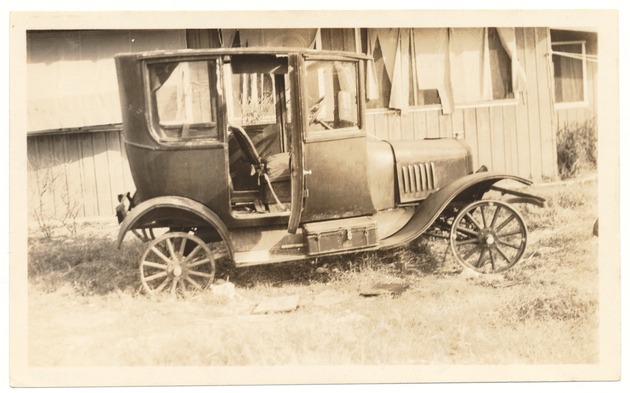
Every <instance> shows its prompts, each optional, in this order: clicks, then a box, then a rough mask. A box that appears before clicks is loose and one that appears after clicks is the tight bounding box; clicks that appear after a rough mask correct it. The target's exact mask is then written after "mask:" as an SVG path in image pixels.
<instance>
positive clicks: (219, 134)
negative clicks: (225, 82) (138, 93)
mask: <svg viewBox="0 0 630 393" xmlns="http://www.w3.org/2000/svg"><path fill="white" fill-rule="evenodd" d="M192 62H205V63H206V64H208V63H209V62H213V63H214V73H212V72H208V87H209V95H210V110H211V111H212V115H213V117H214V126H215V128H216V136H198V137H188V138H182V137H181V136H179V137H168V136H165V135H164V132H163V131H162V130H163V129H164V128H165V127H163V126H162V125H160V117H159V114H158V104H157V97H156V96H155V93H154V92H152V86H151V66H153V65H155V64H160V63H180V64H181V63H192ZM143 63H144V66H143V71H144V85H145V92H146V93H145V106H146V108H147V111H146V116H147V118H148V119H147V120H148V121H147V125H148V129H149V134H150V135H151V138H153V140H155V141H156V142H158V143H159V144H160V145H163V146H208V145H222V144H223V139H224V135H223V134H224V132H223V131H222V130H223V126H222V124H223V120H222V114H221V110H220V108H221V106H222V102H221V100H222V94H221V92H220V91H217V89H219V88H221V89H222V83H221V82H219V80H220V78H221V72H222V71H221V66H222V62H221V61H220V58H219V57H218V56H203V57H178V58H159V59H150V60H146V61H144V62H143ZM219 83H221V84H220V85H219ZM213 86H215V87H216V88H213ZM219 86H221V87H219Z"/></svg>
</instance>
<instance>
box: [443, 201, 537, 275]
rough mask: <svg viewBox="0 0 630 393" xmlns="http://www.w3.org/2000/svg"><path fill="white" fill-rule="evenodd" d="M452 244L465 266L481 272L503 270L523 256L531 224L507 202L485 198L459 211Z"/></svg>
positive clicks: (453, 228) (453, 249)
mask: <svg viewBox="0 0 630 393" xmlns="http://www.w3.org/2000/svg"><path fill="white" fill-rule="evenodd" d="M450 245H451V250H452V251H453V254H454V255H455V258H456V259H457V261H458V262H459V263H460V264H462V265H463V266H464V267H469V268H472V269H474V270H476V271H478V272H480V273H500V272H503V271H505V270H507V269H509V268H511V267H512V266H514V264H516V263H517V262H518V261H519V260H520V259H521V258H522V256H523V253H524V252H525V246H526V245H527V227H526V226H525V222H524V221H523V218H522V217H521V215H520V214H519V213H518V212H517V211H516V210H514V209H513V208H512V207H511V206H510V205H508V204H507V203H505V202H500V201H490V200H481V201H477V202H473V203H471V204H470V205H468V206H466V207H464V208H462V210H460V211H459V213H458V214H457V217H455V220H454V221H453V225H452V227H451V238H450Z"/></svg>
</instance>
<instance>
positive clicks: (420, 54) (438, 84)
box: [413, 28, 454, 114]
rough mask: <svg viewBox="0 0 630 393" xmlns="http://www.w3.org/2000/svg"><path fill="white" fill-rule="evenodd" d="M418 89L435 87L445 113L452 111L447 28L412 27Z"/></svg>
mask: <svg viewBox="0 0 630 393" xmlns="http://www.w3.org/2000/svg"><path fill="white" fill-rule="evenodd" d="M413 42H414V54H415V59H416V70H415V72H416V80H417V81H418V82H417V83H418V86H417V87H418V89H420V90H433V89H436V90H437V91H438V94H439V95H440V101H441V102H442V111H443V113H445V114H448V113H452V111H453V107H454V104H453V93H452V88H451V75H450V72H449V71H450V66H449V49H448V48H449V44H448V29H446V28H443V29H413Z"/></svg>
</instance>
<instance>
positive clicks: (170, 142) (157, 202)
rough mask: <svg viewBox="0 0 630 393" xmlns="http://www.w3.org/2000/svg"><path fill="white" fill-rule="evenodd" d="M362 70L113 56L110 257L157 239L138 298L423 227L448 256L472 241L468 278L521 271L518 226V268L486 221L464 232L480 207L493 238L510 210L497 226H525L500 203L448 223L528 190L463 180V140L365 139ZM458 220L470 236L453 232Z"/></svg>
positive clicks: (288, 56) (161, 55)
mask: <svg viewBox="0 0 630 393" xmlns="http://www.w3.org/2000/svg"><path fill="white" fill-rule="evenodd" d="M366 61H370V59H369V58H368V57H366V56H364V55H361V54H354V53H348V52H330V51H314V50H306V49H286V48H281V49H273V48H236V49H220V50H180V51H158V52H143V53H133V54H123V55H118V56H117V57H116V65H117V71H118V79H119V89H120V97H121V109H122V114H123V136H124V143H125V147H126V151H127V156H128V159H129V165H130V169H131V173H132V176H133V179H134V183H135V185H136V188H137V190H136V193H135V195H134V197H133V198H132V199H131V207H132V209H131V210H130V212H129V214H128V215H127V217H126V218H125V220H124V221H123V223H122V224H121V228H120V233H119V238H118V241H119V246H120V244H121V243H122V241H123V238H124V237H125V234H126V233H127V232H128V231H130V230H133V231H134V232H136V233H137V231H144V233H145V234H146V233H152V230H153V229H155V228H163V229H166V230H167V231H168V232H167V234H165V235H163V236H166V237H163V238H157V239H153V237H154V236H147V238H146V239H145V240H147V241H149V242H150V244H149V246H148V247H147V252H145V255H143V260H142V261H141V271H143V275H142V277H143V284H145V285H144V286H145V289H147V290H148V291H149V292H152V291H155V290H156V289H159V290H160V291H161V290H165V289H168V288H171V290H173V291H177V290H179V289H178V288H179V287H182V288H186V286H187V285H188V286H191V287H194V288H197V286H199V287H204V286H206V285H209V284H211V283H212V279H213V277H214V273H215V265H216V262H217V260H218V259H219V258H220V256H222V257H224V258H226V259H227V260H229V261H230V264H232V265H233V266H236V267H239V266H247V265H252V264H263V263H277V262H284V261H295V260H302V259H309V258H314V257H318V256H322V255H330V254H339V253H346V252H357V251H362V250H376V249H383V248H390V247H396V246H400V245H402V244H405V243H408V242H409V241H412V240H414V239H415V238H417V237H419V236H420V235H422V234H423V233H425V232H427V231H428V230H429V229H431V228H437V229H439V230H442V231H445V232H447V237H448V238H453V240H451V243H454V242H455V243H456V242H458V241H459V242H460V243H462V242H464V243H466V242H467V243H466V244H474V246H475V247H476V248H475V251H470V252H471V255H472V257H474V258H475V259H477V254H478V253H479V252H480V251H479V250H485V251H483V252H482V255H481V256H479V257H478V261H477V262H476V263H471V262H466V261H463V263H464V264H465V265H470V266H471V267H472V268H475V269H478V270H480V271H487V270H488V268H487V267H486V265H491V267H492V268H491V269H490V271H500V270H501V269H502V268H497V266H495V262H497V261H496V260H495V258H494V257H497V258H499V259H502V260H504V262H506V263H504V265H510V266H511V265H513V264H514V263H515V262H516V261H517V260H518V259H520V257H521V256H522V253H523V251H524V248H525V243H526V239H527V231H526V228H525V226H524V223H523V224H522V225H521V226H519V228H517V229H516V230H514V231H512V232H519V239H517V241H516V243H513V244H510V249H511V248H514V249H515V251H514V253H515V255H514V256H511V255H503V256H502V255H501V253H504V250H500V251H497V250H496V249H497V248H498V246H493V245H492V244H494V243H495V240H497V241H498V240H500V237H501V236H500V235H499V234H498V231H493V230H492V228H491V227H490V226H486V225H485V221H486V217H482V218H481V219H479V220H474V219H472V221H471V218H472V216H473V215H474V214H473V213H474V212H475V211H478V210H481V212H482V215H483V214H484V207H485V209H486V210H488V209H490V210H493V211H494V213H491V214H492V222H493V224H495V227H496V226H498V225H499V224H498V220H500V219H501V218H502V215H503V214H505V213H506V212H508V213H509V217H508V218H509V222H508V224H510V225H512V224H513V223H514V222H517V223H518V222H519V221H520V222H521V223H522V219H521V217H520V215H518V213H516V212H515V211H514V210H513V209H512V208H511V207H510V206H508V205H505V206H504V205H503V204H502V203H503V202H497V203H498V204H497V203H494V202H491V203H490V205H488V204H487V203H486V202H482V205H483V206H481V208H479V207H477V208H475V209H473V210H471V211H468V214H467V215H466V214H463V215H462V217H458V213H460V212H461V211H463V210H465V209H464V207H466V206H469V205H471V204H472V203H475V202H478V201H480V200H482V197H483V196H484V194H485V193H486V192H487V191H489V190H490V189H492V188H493V187H495V183H496V182H498V181H500V180H504V179H511V180H515V181H518V182H521V183H524V184H530V181H529V180H527V179H524V178H521V177H518V176H514V175H510V174H503V173H493V172H488V171H483V170H482V171H475V169H474V168H473V167H472V155H471V151H470V149H469V148H468V147H467V146H466V144H465V143H464V142H463V141H462V140H460V139H454V138H442V139H424V140H407V141H386V140H380V139H378V138H375V137H374V136H372V135H369V134H368V133H367V131H366V125H365V111H366V104H365V97H364V90H365V87H364V72H365V71H364V70H365V62H366ZM501 191H502V192H503V193H509V194H514V193H516V194H517V196H518V197H519V198H520V200H521V201H525V202H533V203H536V204H541V203H542V202H543V200H542V199H540V198H536V197H534V196H531V195H527V194H524V193H521V192H513V191H510V190H507V189H501ZM497 206H499V207H497ZM477 214H478V213H477ZM468 217H471V218H468ZM510 217H511V218H510ZM458 218H459V221H458ZM514 218H516V220H514ZM488 219H490V218H488ZM481 220H483V221H484V226H483V228H482V227H481V224H480V222H481ZM455 221H457V222H458V223H461V226H462V227H467V228H469V229H468V230H466V229H461V230H457V229H455V230H451V228H450V226H452V224H453V222H455ZM508 224H505V225H506V226H507V225H508ZM470 228H472V229H470ZM482 229H483V230H482ZM147 231H149V232H147ZM473 233H474V234H475V235H474V236H473ZM178 234H179V235H178ZM184 235H186V236H184ZM484 236H485V237H484ZM473 237H474V239H477V240H476V242H475V240H474V239H473ZM484 239H489V240H487V241H486V240H484ZM490 241H491V242H492V244H487V242H490ZM193 243H194V244H197V246H195V247H192V248H191V244H193ZM217 243H219V244H220V245H219V246H217ZM213 247H214V248H213ZM452 247H453V249H454V250H455V249H456V246H454V245H452ZM160 250H161V251H160ZM193 250H196V252H195V251H193ZM219 250H220V251H219ZM493 251H494V254H495V255H494V256H492V255H493ZM191 252H192V253H194V254H195V256H193V257H190V258H188V256H189V255H190V253H191ZM468 252H469V251H464V252H460V254H461V255H459V258H458V259H462V257H464V256H466V254H468ZM199 253H201V254H204V255H206V256H205V257H204V259H202V260H205V259H207V260H209V262H207V263H200V264H198V265H194V266H193V268H194V267H198V266H201V265H204V264H209V265H211V266H209V267H208V270H207V271H206V272H205V273H203V272H202V273H203V274H201V275H195V274H196V273H191V274H192V275H189V276H187V275H186V274H187V272H192V271H193V270H194V269H189V268H188V267H187V266H188V265H190V264H191V262H190V261H192V260H193V259H195V258H199V257H198V256H197V255H196V254H199ZM159 254H162V255H159ZM473 254H474V255H473ZM484 254H485V255H484ZM156 255H157V257H156ZM456 255H457V253H456ZM491 256H492V259H490V258H491ZM156 258H157V259H156ZM468 258H471V256H470V255H469V256H468ZM468 258H463V259H468ZM486 260H487V263H486ZM482 262H483V263H482ZM143 263H144V265H143ZM158 264H161V265H164V266H162V267H158V266H157V265H158ZM187 264H188V265H187ZM193 264H194V263H193ZM477 264H479V265H480V266H475V265H477ZM497 265H498V263H497ZM143 266H144V267H143ZM508 267H509V266H508ZM143 269H145V270H143ZM151 269H156V270H153V271H152V270H151ZM182 271H183V273H182ZM174 272H175V273H179V275H177V274H175V273H174ZM204 274H205V275H204ZM210 276H212V278H210ZM147 277H149V278H151V279H150V280H148V281H146V280H145V279H146V278H147ZM154 277H155V278H154ZM201 278H203V280H201ZM145 281H146V282H145ZM199 281H204V284H203V285H201V284H200V282H199ZM151 282H155V285H154V284H151ZM158 282H159V284H158ZM186 282H188V284H186ZM192 282H194V284H193V283H192ZM178 283H179V284H178ZM160 285H162V287H160ZM197 289H198V288H197Z"/></svg>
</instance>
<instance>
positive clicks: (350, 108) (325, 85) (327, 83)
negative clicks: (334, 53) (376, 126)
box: [305, 60, 359, 131]
mask: <svg viewBox="0 0 630 393" xmlns="http://www.w3.org/2000/svg"><path fill="white" fill-rule="evenodd" d="M305 86H306V105H308V109H309V127H308V128H309V130H311V131H326V130H333V129H340V128H355V127H358V125H359V120H358V119H359V114H358V108H359V105H358V99H357V70H356V63H353V62H344V61H321V60H319V61H307V62H306V81H305Z"/></svg>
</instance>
